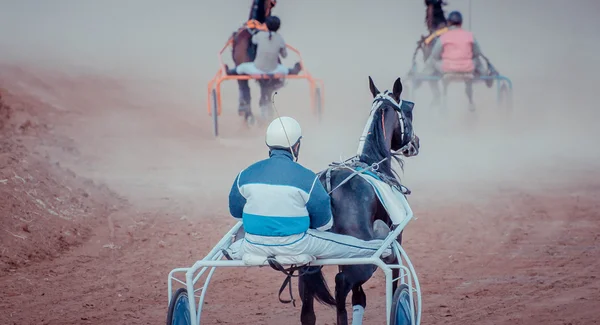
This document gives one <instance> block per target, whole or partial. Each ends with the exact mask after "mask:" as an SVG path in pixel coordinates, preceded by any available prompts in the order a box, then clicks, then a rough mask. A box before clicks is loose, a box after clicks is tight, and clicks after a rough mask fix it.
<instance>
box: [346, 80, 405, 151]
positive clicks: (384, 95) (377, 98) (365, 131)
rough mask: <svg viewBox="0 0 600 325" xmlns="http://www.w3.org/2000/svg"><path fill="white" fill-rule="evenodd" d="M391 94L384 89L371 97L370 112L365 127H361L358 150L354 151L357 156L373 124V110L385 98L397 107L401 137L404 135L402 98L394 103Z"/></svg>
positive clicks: (375, 110) (363, 146) (374, 110)
mask: <svg viewBox="0 0 600 325" xmlns="http://www.w3.org/2000/svg"><path fill="white" fill-rule="evenodd" d="M391 95H392V93H390V92H389V91H388V90H386V91H384V92H383V93H379V94H377V96H375V98H374V99H373V106H372V107H371V112H370V113H369V119H368V120H367V123H366V124H365V128H364V129H363V133H362V135H361V137H360V138H359V141H358V150H357V151H356V154H357V155H358V156H360V155H362V154H363V151H364V149H365V142H366V140H367V136H368V135H369V131H370V130H371V128H372V126H373V117H374V116H375V112H377V110H378V109H379V108H380V107H381V105H383V103H384V102H385V101H386V100H387V101H389V102H390V103H391V104H392V105H394V106H395V107H396V108H397V109H396V113H397V114H398V118H399V119H400V121H401V122H402V123H400V128H401V131H402V137H404V116H403V115H402V113H401V110H402V109H401V107H402V99H400V103H396V100H395V99H394V97H392V96H391Z"/></svg>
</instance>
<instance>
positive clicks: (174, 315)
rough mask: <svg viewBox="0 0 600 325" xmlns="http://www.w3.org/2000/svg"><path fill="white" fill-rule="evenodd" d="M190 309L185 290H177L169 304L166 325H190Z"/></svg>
mask: <svg viewBox="0 0 600 325" xmlns="http://www.w3.org/2000/svg"><path fill="white" fill-rule="evenodd" d="M190 324H192V320H191V318H190V307H189V300H188V294H187V290H186V289H185V288H179V289H178V290H177V291H176V292H175V294H174V295H173V298H172V299H171V303H170V304H169V313H168V314H167V325H190Z"/></svg>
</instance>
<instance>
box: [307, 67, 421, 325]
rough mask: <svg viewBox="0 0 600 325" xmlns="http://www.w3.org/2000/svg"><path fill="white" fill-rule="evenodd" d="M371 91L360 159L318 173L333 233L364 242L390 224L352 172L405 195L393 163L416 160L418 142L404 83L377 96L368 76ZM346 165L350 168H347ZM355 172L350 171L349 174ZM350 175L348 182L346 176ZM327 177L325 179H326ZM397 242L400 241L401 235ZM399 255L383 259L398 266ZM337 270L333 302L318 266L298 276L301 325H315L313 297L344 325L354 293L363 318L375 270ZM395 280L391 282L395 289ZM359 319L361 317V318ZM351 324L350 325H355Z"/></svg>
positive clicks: (373, 195) (352, 267)
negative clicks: (362, 170) (404, 98)
mask: <svg viewBox="0 0 600 325" xmlns="http://www.w3.org/2000/svg"><path fill="white" fill-rule="evenodd" d="M369 87H370V90H371V93H372V94H373V96H374V97H375V98H374V100H373V105H372V107H371V115H370V117H369V121H368V122H367V125H366V127H365V132H364V134H363V137H362V138H361V140H360V141H361V142H360V145H359V150H358V155H357V156H356V157H355V160H354V161H353V162H350V163H346V164H344V166H343V167H339V166H337V167H336V166H335V165H332V166H333V167H330V168H329V169H328V170H326V171H325V172H322V174H321V175H320V181H321V182H322V183H323V185H324V186H325V188H326V189H328V191H330V192H331V191H332V190H330V188H331V189H333V191H332V192H331V207H332V212H333V220H334V221H333V224H334V226H333V228H332V230H331V231H333V232H334V233H339V234H345V235H350V236H354V237H357V238H360V239H363V240H371V239H375V230H374V222H375V220H381V221H383V222H385V224H387V225H388V227H391V225H392V222H391V219H390V217H389V216H388V214H387V212H386V210H385V208H384V207H383V206H382V204H381V202H380V201H379V199H378V197H377V194H376V193H375V191H374V189H373V187H372V186H371V185H370V184H369V183H368V182H367V181H366V180H365V179H363V178H362V177H360V176H357V175H356V174H355V176H354V177H352V175H353V173H355V172H354V170H356V168H365V169H367V170H368V169H369V167H370V166H373V165H376V166H377V167H376V168H373V169H372V170H371V171H369V173H373V174H376V175H377V176H378V177H379V178H380V179H382V180H384V181H386V182H387V183H388V184H390V185H392V186H396V187H398V188H400V189H402V190H403V192H404V193H407V192H408V191H407V190H406V189H405V188H404V187H403V186H402V185H400V183H399V181H398V178H397V177H396V176H397V175H396V173H395V172H394V170H393V168H392V160H396V161H398V163H399V164H400V166H402V160H401V159H400V158H399V157H398V156H399V155H404V156H405V157H410V156H415V155H417V154H418V151H419V138H418V137H417V136H416V135H415V133H414V130H413V124H412V120H413V116H412V109H413V106H414V104H413V103H411V102H407V101H402V100H400V94H401V93H402V83H401V80H400V78H398V79H397V80H396V82H395V83H394V87H393V91H392V92H391V93H390V92H388V91H385V92H384V93H380V92H379V90H378V89H377V87H375V84H374V83H373V80H372V79H371V77H369ZM346 167H350V168H352V169H350V168H346ZM353 169H354V170H353ZM349 177H350V178H349ZM328 179H329V180H328ZM397 239H398V242H401V240H402V233H401V234H400V236H399V238H397ZM397 258H398V257H392V260H390V261H386V262H391V263H397V262H398V260H397ZM339 270H340V272H339V273H338V274H337V275H336V277H335V298H334V297H332V295H331V293H330V291H329V289H328V287H327V284H326V282H325V279H324V277H323V273H322V272H321V270H320V269H319V268H318V267H307V269H306V270H305V271H304V272H303V274H301V275H300V277H299V282H298V286H299V291H300V296H301V299H302V313H301V322H302V325H314V324H315V322H316V316H315V311H314V299H317V300H318V301H319V302H321V303H323V304H326V305H331V306H336V309H337V324H338V325H346V324H348V314H347V312H346V305H345V304H346V297H347V296H348V294H349V293H350V291H352V305H353V308H354V309H356V310H359V314H358V316H357V317H362V314H361V313H360V310H361V309H362V311H364V308H365V307H366V295H365V293H364V291H363V288H362V285H363V284H364V283H365V282H367V281H368V280H369V279H370V278H371V276H372V275H373V273H374V272H375V270H376V267H374V266H372V265H346V266H340V267H339ZM398 276H399V270H398V269H394V270H393V278H398ZM396 287H397V282H394V286H393V290H394V291H395V290H396ZM361 321H362V319H361ZM353 324H354V323H353Z"/></svg>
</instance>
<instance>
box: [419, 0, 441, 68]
mask: <svg viewBox="0 0 600 325" xmlns="http://www.w3.org/2000/svg"><path fill="white" fill-rule="evenodd" d="M446 5H448V3H447V2H445V1H444V0H425V6H426V7H427V9H426V11H425V24H426V25H427V29H428V30H429V35H427V36H421V39H420V40H419V41H418V42H417V48H416V49H415V53H414V54H413V59H412V60H413V68H415V66H416V62H415V61H416V57H417V53H419V50H421V51H422V52H423V62H425V61H427V59H428V58H429V56H430V55H431V50H432V49H433V44H434V43H435V40H436V39H437V38H438V37H440V36H441V35H442V34H443V33H445V32H446V31H447V30H448V28H447V25H448V22H447V21H446V13H445V12H444V9H443V6H446Z"/></svg>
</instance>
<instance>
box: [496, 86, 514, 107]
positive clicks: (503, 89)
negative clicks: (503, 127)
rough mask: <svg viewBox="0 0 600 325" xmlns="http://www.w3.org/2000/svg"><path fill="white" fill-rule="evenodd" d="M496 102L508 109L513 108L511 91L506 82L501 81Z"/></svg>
mask: <svg viewBox="0 0 600 325" xmlns="http://www.w3.org/2000/svg"><path fill="white" fill-rule="evenodd" d="M498 104H499V105H500V106H501V107H503V108H506V109H507V110H509V111H510V110H512V108H513V99H512V92H511V90H510V89H509V88H508V85H507V84H506V83H503V84H502V85H501V86H500V90H499V93H498Z"/></svg>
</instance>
